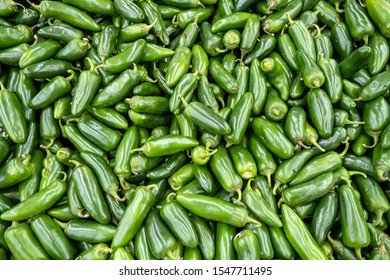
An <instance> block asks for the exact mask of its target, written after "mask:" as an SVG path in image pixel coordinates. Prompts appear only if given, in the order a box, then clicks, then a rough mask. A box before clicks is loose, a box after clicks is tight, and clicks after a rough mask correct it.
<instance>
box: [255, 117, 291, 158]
mask: <svg viewBox="0 0 390 280" xmlns="http://www.w3.org/2000/svg"><path fill="white" fill-rule="evenodd" d="M252 130H253V132H254V133H255V134H256V135H257V136H258V137H259V138H260V140H261V141H262V142H263V144H264V145H265V146H266V147H267V148H268V149H269V150H270V151H271V152H272V153H273V154H275V155H276V156H277V157H279V158H281V159H288V158H290V157H291V156H292V155H293V153H294V147H293V145H292V143H291V142H290V140H288V139H287V137H286V136H285V133H284V132H283V131H281V130H280V129H279V128H278V127H277V124H276V123H275V122H272V121H269V120H266V119H264V118H261V117H259V118H255V119H254V120H253V121H252Z"/></svg>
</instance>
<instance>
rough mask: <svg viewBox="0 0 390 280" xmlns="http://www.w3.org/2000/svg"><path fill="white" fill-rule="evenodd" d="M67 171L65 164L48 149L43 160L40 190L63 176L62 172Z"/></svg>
mask: <svg viewBox="0 0 390 280" xmlns="http://www.w3.org/2000/svg"><path fill="white" fill-rule="evenodd" d="M62 171H65V168H64V165H63V164H62V163H61V162H60V161H58V160H57V158H56V156H55V155H53V154H52V153H51V151H50V150H47V149H46V157H45V159H44V160H43V169H42V178H41V181H40V183H39V190H43V189H44V188H46V187H47V186H49V185H50V184H51V183H53V182H54V181H55V180H57V179H59V178H62V176H61V172H62Z"/></svg>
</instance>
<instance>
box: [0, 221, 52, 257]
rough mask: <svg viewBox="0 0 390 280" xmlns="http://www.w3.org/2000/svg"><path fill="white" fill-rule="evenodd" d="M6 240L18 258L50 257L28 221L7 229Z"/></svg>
mask: <svg viewBox="0 0 390 280" xmlns="http://www.w3.org/2000/svg"><path fill="white" fill-rule="evenodd" d="M4 238H5V241H6V242H7V245H8V247H9V249H10V251H11V253H12V255H13V256H14V257H15V258H16V259H17V260H49V259H50V257H49V255H48V254H47V253H46V251H45V250H44V249H43V247H42V245H41V244H40V242H39V241H38V239H37V238H36V237H35V235H34V233H33V231H32V230H31V228H30V226H29V225H28V224H27V223H22V224H14V225H13V226H11V227H9V228H8V229H7V230H6V231H5V235H4Z"/></svg>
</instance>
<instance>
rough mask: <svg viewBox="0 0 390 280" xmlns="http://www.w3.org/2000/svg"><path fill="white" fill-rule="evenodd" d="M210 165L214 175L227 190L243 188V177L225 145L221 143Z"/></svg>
mask: <svg viewBox="0 0 390 280" xmlns="http://www.w3.org/2000/svg"><path fill="white" fill-rule="evenodd" d="M210 167H211V170H212V172H213V174H214V176H215V177H216V178H217V180H218V182H219V183H220V184H221V185H222V187H223V188H224V189H225V190H226V191H228V192H232V191H236V190H239V189H241V188H242V186H243V181H242V178H241V176H240V175H239V174H238V173H237V171H236V170H235V167H234V165H233V161H232V159H231V158H230V156H229V154H228V152H227V150H226V148H225V147H224V146H223V145H219V146H218V147H217V152H216V153H215V154H213V155H212V157H211V159H210Z"/></svg>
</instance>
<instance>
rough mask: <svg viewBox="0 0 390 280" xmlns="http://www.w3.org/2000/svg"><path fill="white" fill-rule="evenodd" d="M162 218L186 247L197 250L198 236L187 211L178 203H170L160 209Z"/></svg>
mask: <svg viewBox="0 0 390 280" xmlns="http://www.w3.org/2000/svg"><path fill="white" fill-rule="evenodd" d="M160 216H161V218H162V219H163V221H164V222H165V224H166V225H167V226H168V228H169V229H170V231H171V232H172V233H173V235H174V236H175V237H176V238H177V240H178V241H180V242H181V244H183V245H184V246H186V247H189V248H195V247H196V246H197V245H198V243H199V240H198V235H197V232H196V229H195V227H194V225H193V224H192V222H191V220H190V218H189V217H188V213H187V211H186V210H185V209H184V208H183V206H181V205H180V204H179V202H177V201H175V200H174V201H170V202H168V203H166V204H164V205H163V206H162V207H161V208H160Z"/></svg>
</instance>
